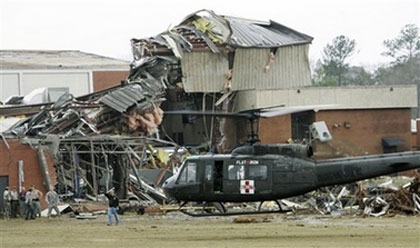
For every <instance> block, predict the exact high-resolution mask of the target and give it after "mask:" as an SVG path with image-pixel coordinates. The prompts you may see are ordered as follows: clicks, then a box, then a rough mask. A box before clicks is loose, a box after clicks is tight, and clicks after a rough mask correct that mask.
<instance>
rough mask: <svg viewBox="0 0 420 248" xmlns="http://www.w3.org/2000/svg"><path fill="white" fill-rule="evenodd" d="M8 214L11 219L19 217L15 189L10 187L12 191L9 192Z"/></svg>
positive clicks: (17, 198) (17, 197) (17, 196)
mask: <svg viewBox="0 0 420 248" xmlns="http://www.w3.org/2000/svg"><path fill="white" fill-rule="evenodd" d="M10 199H11V200H10V207H11V210H10V214H11V217H12V218H17V216H18V215H19V194H18V192H17V190H16V187H12V191H10Z"/></svg>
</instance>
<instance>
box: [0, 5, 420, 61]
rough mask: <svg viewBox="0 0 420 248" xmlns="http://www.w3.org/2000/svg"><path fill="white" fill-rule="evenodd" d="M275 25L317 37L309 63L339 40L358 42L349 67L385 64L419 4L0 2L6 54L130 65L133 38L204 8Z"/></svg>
mask: <svg viewBox="0 0 420 248" xmlns="http://www.w3.org/2000/svg"><path fill="white" fill-rule="evenodd" d="M203 8H206V9H212V10H214V11H215V12H216V13H217V14H223V15H231V16H238V17H244V18H250V19H259V20H268V19H272V20H275V21H277V22H279V23H281V24H283V25H286V26H288V27H291V28H293V29H295V30H297V31H300V32H302V33H305V34H308V35H310V36H312V37H314V41H313V43H312V46H311V49H310V59H311V61H316V60H317V59H319V58H320V57H321V51H322V48H323V47H324V46H325V45H326V44H327V43H328V42H330V41H331V40H332V39H333V38H334V37H335V36H337V35H341V34H343V35H346V36H348V37H350V38H352V39H355V40H356V43H357V50H358V51H359V52H358V53H357V54H356V55H354V56H353V58H352V60H351V64H353V65H364V66H373V65H375V64H378V63H384V62H386V61H387V59H386V58H385V57H384V56H381V55H380V54H381V53H382V52H383V51H384V50H385V48H384V46H383V45H382V43H383V41H384V40H385V39H392V38H394V37H396V36H397V35H398V33H399V31H400V29H401V28H402V27H403V26H404V25H406V24H409V23H414V24H416V25H418V26H420V0H287V1H285V0H277V1H276V0H272V1H270V0H253V1H249V0H242V1H227V0H212V1H196V0H195V1H194V0H181V1H170V0H154V1H153V0H148V1H142V0H136V1H131V0H115V1H114V0H111V1H106V0H100V1H96V0H70V1H69V0H62V1H59V0H38V1H35V0H26V1H25V0H0V49H45V50H56V49H72V50H81V51H84V52H91V53H96V54H100V55H105V56H110V57H115V58H122V59H126V60H131V47H130V39H131V38H142V37H148V36H154V35H155V34H158V33H160V32H162V31H164V30H166V29H168V27H169V26H170V25H172V26H174V25H176V24H178V22H179V21H180V20H182V18H183V17H185V16H186V15H188V14H189V13H191V12H194V11H196V10H199V9H203Z"/></svg>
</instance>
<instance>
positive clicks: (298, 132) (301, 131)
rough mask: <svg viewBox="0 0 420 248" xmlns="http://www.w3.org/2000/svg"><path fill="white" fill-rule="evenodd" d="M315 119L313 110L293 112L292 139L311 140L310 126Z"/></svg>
mask: <svg viewBox="0 0 420 248" xmlns="http://www.w3.org/2000/svg"><path fill="white" fill-rule="evenodd" d="M314 121H315V116H314V112H313V111H305V112H300V113H295V114H292V139H293V140H299V141H302V140H304V139H305V140H307V141H308V140H309V139H310V132H309V126H310V125H311V124H312V123H313V122H314Z"/></svg>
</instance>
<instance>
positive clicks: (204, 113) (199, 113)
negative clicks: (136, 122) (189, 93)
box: [164, 110, 251, 118]
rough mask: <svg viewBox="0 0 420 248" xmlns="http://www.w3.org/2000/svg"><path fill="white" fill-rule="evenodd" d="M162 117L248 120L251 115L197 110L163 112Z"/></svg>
mask: <svg viewBox="0 0 420 248" xmlns="http://www.w3.org/2000/svg"><path fill="white" fill-rule="evenodd" d="M164 115H195V116H215V117H231V118H250V117H251V113H247V112H243V113H242V112H241V113H239V112H213V111H197V110H170V111H165V112H164Z"/></svg>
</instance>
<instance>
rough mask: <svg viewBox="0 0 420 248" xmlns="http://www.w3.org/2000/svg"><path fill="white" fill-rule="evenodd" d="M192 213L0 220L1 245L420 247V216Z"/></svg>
mask: <svg viewBox="0 0 420 248" xmlns="http://www.w3.org/2000/svg"><path fill="white" fill-rule="evenodd" d="M234 218H235V217H217V218H216V217H211V218H210V217H208V218H193V217H187V216H184V215H181V214H179V213H171V214H168V215H164V216H147V215H145V216H136V215H124V216H122V221H121V224H120V225H118V226H107V225H106V216H104V215H102V216H98V218H97V219H94V220H77V219H74V218H69V217H65V216H63V217H61V218H59V219H58V218H55V219H51V220H48V219H46V218H41V219H36V220H30V221H24V220H22V219H14V220H3V219H2V220H0V235H1V237H0V247H1V248H3V247H4V248H9V247H25V248H27V247H171V248H172V247H174V248H175V247H381V248H384V247H415V248H419V247H420V216H417V217H413V216H395V217H384V218H360V217H340V218H337V217H336V218H333V217H331V216H317V215H303V216H293V215H266V216H252V217H244V218H245V220H247V218H248V219H249V218H250V219H251V220H252V222H253V223H241V224H239V223H235V222H234V221H233V220H234Z"/></svg>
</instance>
